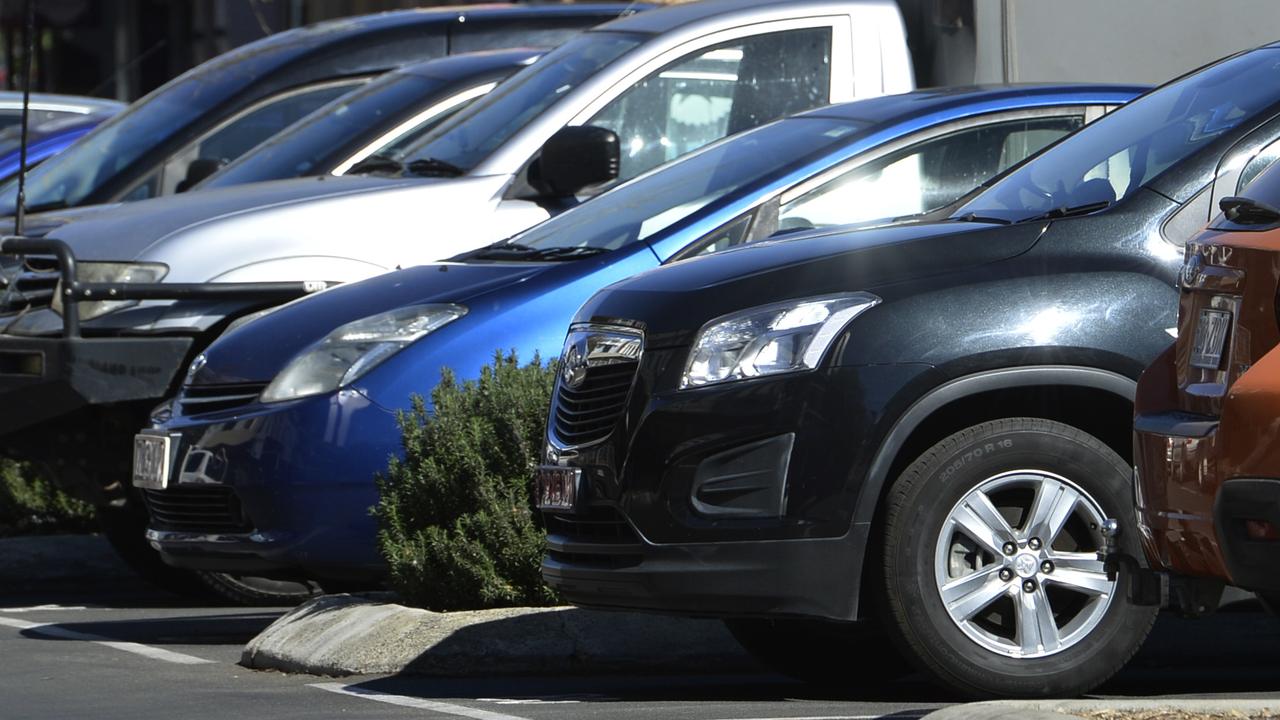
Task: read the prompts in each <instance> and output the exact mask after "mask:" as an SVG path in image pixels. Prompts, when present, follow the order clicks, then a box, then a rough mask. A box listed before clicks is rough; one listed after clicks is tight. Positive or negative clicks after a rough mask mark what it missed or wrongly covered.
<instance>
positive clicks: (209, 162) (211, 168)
mask: <svg viewBox="0 0 1280 720" xmlns="http://www.w3.org/2000/svg"><path fill="white" fill-rule="evenodd" d="M226 164H227V161H226V160H224V159H222V158H196V159H195V160H192V161H191V164H190V165H188V166H187V175H186V177H184V178H182V182H180V183H178V186H177V187H176V188H174V192H180V193H183V192H186V191H188V190H190V189H191V188H193V187H195V186H196V185H197V184H199V183H200V181H201V180H204V179H205V178H207V177H209V176H210V175H212V174H214V173H216V172H218V171H219V170H221V169H222V168H223V167H224V166H225V165H226Z"/></svg>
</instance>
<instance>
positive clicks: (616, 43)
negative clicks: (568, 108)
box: [403, 32, 642, 170]
mask: <svg viewBox="0 0 1280 720" xmlns="http://www.w3.org/2000/svg"><path fill="white" fill-rule="evenodd" d="M641 42H642V38H641V37H639V36H633V35H626V34H622V33H604V32H591V33H586V34H583V35H579V36H577V37H575V38H574V39H573V40H570V41H569V42H567V43H565V44H564V45H561V46H560V47H559V48H557V49H555V50H553V51H551V52H550V53H548V54H547V55H546V57H544V58H542V59H541V60H539V61H538V62H536V63H534V64H533V65H530V66H529V67H527V68H525V69H524V70H521V71H520V72H518V73H516V74H515V75H514V76H512V78H511V79H510V80H508V81H506V82H504V83H503V84H502V85H500V86H499V87H498V88H497V89H496V90H494V91H493V92H491V93H489V95H488V96H486V97H485V98H484V99H483V100H480V101H479V102H476V103H474V104H472V105H471V107H468V108H467V109H465V110H463V111H462V112H459V113H457V114H455V115H454V116H453V117H451V118H449V119H448V120H447V121H445V122H443V123H441V124H440V125H439V126H438V127H436V128H435V129H434V130H432V131H431V132H430V133H428V134H427V135H426V136H425V137H424V138H423V139H422V141H421V142H420V143H418V144H416V145H414V146H411V147H410V148H408V149H406V150H405V151H404V153H403V156H404V158H405V159H406V160H410V161H411V160H418V159H427V158H433V159H436V160H443V161H444V162H447V163H449V164H451V165H455V166H457V167H460V168H462V169H463V170H470V169H472V168H474V167H475V166H476V165H478V164H480V162H481V161H483V160H484V159H485V158H486V157H488V156H489V154H490V153H492V152H493V151H494V150H496V149H498V148H499V147H501V146H502V144H503V143H505V142H506V141H507V140H508V139H510V138H511V137H512V136H513V135H515V134H516V133H518V132H520V130H522V129H523V128H524V127H525V126H526V125H528V124H529V123H530V122H532V121H533V119H534V118H536V117H538V116H539V115H541V114H542V113H543V112H544V111H545V110H546V109H547V108H549V107H551V106H553V105H555V104H556V103H557V102H559V101H560V100H561V99H563V98H564V97H566V96H568V95H569V93H570V92H572V91H573V90H574V88H577V87H578V86H579V85H581V84H582V83H583V82H585V81H586V80H588V79H590V78H591V77H592V76H593V75H595V74H596V73H597V72H599V70H600V69H601V68H603V67H605V66H606V65H608V64H609V63H611V62H613V61H614V60H616V59H618V58H619V57H621V56H622V55H623V54H624V53H626V52H627V51H628V50H632V49H634V48H635V47H637V46H638V45H640V43H641Z"/></svg>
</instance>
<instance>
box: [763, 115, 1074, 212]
mask: <svg viewBox="0 0 1280 720" xmlns="http://www.w3.org/2000/svg"><path fill="white" fill-rule="evenodd" d="M1083 124H1084V118H1083V117H1082V116H1080V115H1069V116H1062V117H1043V118H1024V119H1019V120H1006V121H1003V122H993V123H988V124H984V125H979V126H976V127H970V128H965V129H963V130H957V131H955V132H951V133H946V134H944V135H938V136H936V137H932V138H929V139H927V140H922V141H920V142H918V143H915V144H913V145H909V146H907V147H905V148H902V149H901V150H898V151H896V152H893V153H890V154H888V155H885V156H883V157H881V158H877V159H876V160H873V161H871V162H868V163H865V164H862V165H858V166H857V167H855V168H853V169H852V170H850V171H848V172H845V173H843V174H841V175H839V176H837V177H835V178H833V179H831V180H828V181H827V182H825V183H823V184H821V185H819V186H818V187H816V188H814V189H813V190H810V191H808V192H805V193H804V194H802V195H800V196H799V197H796V198H794V199H787V198H785V197H784V202H783V204H782V207H781V210H780V211H779V214H778V228H777V229H778V231H789V230H801V229H807V228H815V227H828V226H832V225H847V224H850V223H857V222H864V221H867V220H876V219H879V218H888V217H898V216H902V215H915V214H919V213H925V212H929V211H931V210H937V209H938V208H941V207H944V206H946V205H949V204H951V203H952V202H955V201H956V200H958V199H960V198H961V197H963V196H964V195H965V194H966V193H968V192H969V191H970V190H972V189H974V188H975V187H977V186H978V185H981V184H982V183H983V182H985V181H986V180H988V179H990V178H991V177H994V176H995V175H997V174H999V173H1001V172H1003V171H1005V170H1007V169H1009V168H1010V167H1012V166H1014V165H1016V164H1017V163H1019V162H1021V161H1022V160H1024V159H1025V158H1027V157H1029V156H1031V155H1032V154H1034V153H1036V152H1038V151H1039V150H1040V149H1042V148H1044V147H1045V146H1046V145H1048V144H1049V143H1051V142H1054V141H1055V140H1057V139H1058V138H1061V137H1063V136H1064V135H1067V134H1068V133H1071V132H1073V131H1075V130H1076V129H1078V128H1079V127H1080V126H1081V125H1083Z"/></svg>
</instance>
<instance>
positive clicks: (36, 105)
mask: <svg viewBox="0 0 1280 720" xmlns="http://www.w3.org/2000/svg"><path fill="white" fill-rule="evenodd" d="M29 107H30V117H29V119H28V121H27V122H28V124H29V125H30V126H32V127H34V126H36V125H40V124H43V123H46V122H49V121H51V120H64V119H67V118H74V117H85V116H88V115H96V114H98V113H108V114H112V113H116V112H119V111H120V110H122V109H124V107H125V105H124V103H121V102H117V101H115V100H104V99H102V98H95V97H85V96H83V95H58V94H55V93H31V97H30V101H29ZM21 125H22V93H21V92H15V91H6V92H0V131H2V130H8V129H9V128H16V127H19V126H21Z"/></svg>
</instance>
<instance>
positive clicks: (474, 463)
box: [373, 352, 555, 610]
mask: <svg viewBox="0 0 1280 720" xmlns="http://www.w3.org/2000/svg"><path fill="white" fill-rule="evenodd" d="M554 382H555V370H554V364H549V365H547V366H543V365H542V364H541V362H540V361H539V359H538V358H537V357H536V356H535V357H534V359H533V362H532V363H530V364H528V365H525V366H524V367H521V366H520V365H519V363H518V362H517V359H516V355H515V353H514V352H513V353H512V354H510V355H505V356H504V355H503V354H502V353H501V352H499V353H496V354H495V356H494V362H493V364H492V365H490V366H486V367H485V368H484V369H483V371H482V372H481V375H480V379H479V380H478V381H467V382H465V383H463V384H461V385H459V384H458V383H457V382H456V380H455V378H454V376H453V374H452V373H451V372H449V371H447V370H446V371H445V373H444V375H443V379H442V380H441V383H440V385H439V386H438V387H436V389H435V390H434V391H433V392H432V393H431V405H432V410H431V411H430V412H429V411H428V410H427V408H426V405H425V403H424V402H423V399H422V398H421V397H414V399H413V405H412V410H411V411H409V412H405V413H401V414H400V417H399V422H400V429H401V433H402V438H403V443H404V459H403V460H399V459H392V461H391V465H390V468H389V469H388V471H387V473H386V475H384V476H380V477H379V478H378V481H377V482H378V489H379V491H380V493H381V499H380V501H379V504H378V505H377V507H375V508H374V511H373V512H374V515H375V516H376V517H377V519H378V524H379V533H378V536H379V537H378V541H379V545H380V547H381V551H382V554H383V557H384V558H385V559H386V560H387V562H388V563H389V565H390V569H391V584H392V586H393V587H394V588H395V589H396V590H397V591H398V592H399V593H400V594H401V596H402V597H403V598H404V600H405V601H406V602H408V603H410V604H413V605H418V606H420V607H425V608H429V609H432V610H463V609H479V608H491V607H504V606H513V605H548V604H552V603H554V601H555V595H554V594H553V593H552V591H551V590H550V589H549V588H547V587H546V586H545V585H544V584H543V582H542V577H541V574H540V572H539V565H540V562H541V557H542V549H543V544H544V535H543V532H542V528H541V527H540V525H539V522H538V517H537V513H536V512H534V510H533V506H532V499H533V494H532V490H531V485H532V477H533V472H532V469H533V467H534V465H535V464H536V463H537V462H538V456H539V454H540V453H541V450H542V446H543V433H544V430H545V428H546V416H547V406H548V405H549V403H550V400H551V391H552V387H553V386H554Z"/></svg>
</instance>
